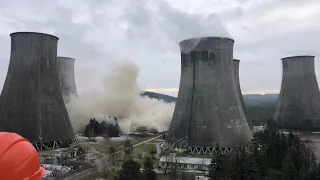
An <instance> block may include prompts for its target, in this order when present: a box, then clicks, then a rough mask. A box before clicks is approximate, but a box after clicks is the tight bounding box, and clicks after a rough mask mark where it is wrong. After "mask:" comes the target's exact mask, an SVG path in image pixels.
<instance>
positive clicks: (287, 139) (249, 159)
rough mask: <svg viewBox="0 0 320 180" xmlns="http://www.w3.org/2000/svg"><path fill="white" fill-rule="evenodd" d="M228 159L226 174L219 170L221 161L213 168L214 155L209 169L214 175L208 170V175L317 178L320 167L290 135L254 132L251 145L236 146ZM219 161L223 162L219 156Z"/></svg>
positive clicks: (239, 179)
mask: <svg viewBox="0 0 320 180" xmlns="http://www.w3.org/2000/svg"><path fill="white" fill-rule="evenodd" d="M231 159H232V160H231V171H228V172H229V173H226V171H225V169H224V168H222V167H223V166H224V164H225V162H224V163H221V165H219V163H218V166H217V158H216V156H215V157H214V158H213V159H212V163H211V165H210V167H209V169H211V172H216V173H215V175H214V174H213V173H211V174H210V171H209V174H208V176H210V177H213V178H211V179H215V180H226V179H231V180H266V179H271V180H316V179H320V164H317V163H316V159H315V155H314V153H313V152H312V150H311V149H310V148H309V147H308V146H306V144H305V143H304V142H302V141H301V140H300V139H299V137H298V135H295V134H293V133H291V132H290V133H289V134H284V133H282V132H279V131H273V132H272V131H270V130H265V131H261V132H257V133H255V134H254V139H253V141H252V144H251V146H250V147H248V146H247V147H246V146H242V145H240V146H239V148H238V149H237V151H236V153H235V155H233V157H232V158H231ZM220 161H221V162H223V157H222V156H221V159H220ZM218 162H219V161H218ZM217 167H218V168H220V167H221V168H220V169H217ZM212 169H213V170H212Z"/></svg>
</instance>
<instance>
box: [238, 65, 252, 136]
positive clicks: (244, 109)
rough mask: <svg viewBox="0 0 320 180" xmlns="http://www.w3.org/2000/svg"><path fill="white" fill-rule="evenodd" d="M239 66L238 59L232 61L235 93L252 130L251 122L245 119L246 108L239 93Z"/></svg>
mask: <svg viewBox="0 0 320 180" xmlns="http://www.w3.org/2000/svg"><path fill="white" fill-rule="evenodd" d="M239 65H240V60H239V59H233V71H234V77H235V80H236V84H237V91H238V95H239V99H240V102H241V106H242V109H243V112H244V115H245V116H246V119H247V122H248V125H249V128H250V129H251V130H252V129H253V125H252V121H251V120H249V119H248V117H247V108H246V105H245V103H244V100H243V96H242V92H241V86H240V78H239Z"/></svg>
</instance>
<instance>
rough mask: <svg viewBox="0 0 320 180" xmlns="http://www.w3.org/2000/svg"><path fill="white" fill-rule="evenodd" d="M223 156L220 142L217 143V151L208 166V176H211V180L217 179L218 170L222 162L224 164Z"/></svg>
mask: <svg viewBox="0 0 320 180" xmlns="http://www.w3.org/2000/svg"><path fill="white" fill-rule="evenodd" d="M221 156H222V154H221V149H220V147H219V144H218V143H217V145H216V151H215V153H214V155H213V156H212V158H211V163H210V165H209V168H208V169H209V172H208V175H207V177H208V178H209V180H217V179H218V172H219V170H220V169H221V164H222V160H221Z"/></svg>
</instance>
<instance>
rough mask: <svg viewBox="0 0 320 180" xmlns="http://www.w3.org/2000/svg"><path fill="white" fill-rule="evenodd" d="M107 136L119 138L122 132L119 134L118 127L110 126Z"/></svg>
mask: <svg viewBox="0 0 320 180" xmlns="http://www.w3.org/2000/svg"><path fill="white" fill-rule="evenodd" d="M107 134H108V136H109V137H119V134H120V132H118V130H117V128H116V126H114V125H113V124H110V125H109V126H108V130H107Z"/></svg>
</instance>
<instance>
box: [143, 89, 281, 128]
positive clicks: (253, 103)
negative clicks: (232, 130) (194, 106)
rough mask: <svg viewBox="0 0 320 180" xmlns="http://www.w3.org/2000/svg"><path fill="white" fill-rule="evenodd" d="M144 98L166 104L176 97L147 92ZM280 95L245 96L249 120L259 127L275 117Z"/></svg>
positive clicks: (173, 100)
mask: <svg viewBox="0 0 320 180" xmlns="http://www.w3.org/2000/svg"><path fill="white" fill-rule="evenodd" d="M141 95H142V96H148V97H150V98H155V99H161V100H163V101H165V102H169V103H171V102H175V101H176V99H177V98H176V97H173V96H169V95H165V94H160V93H155V92H150V91H145V92H144V93H142V94H141ZM278 96H279V95H278V94H265V95H260V94H246V95H243V99H244V102H245V105H246V108H247V118H248V119H251V120H252V122H253V124H254V125H259V124H261V123H263V122H265V121H266V120H267V119H268V118H271V117H272V116H273V111H274V109H275V106H276V103H277V99H278Z"/></svg>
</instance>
